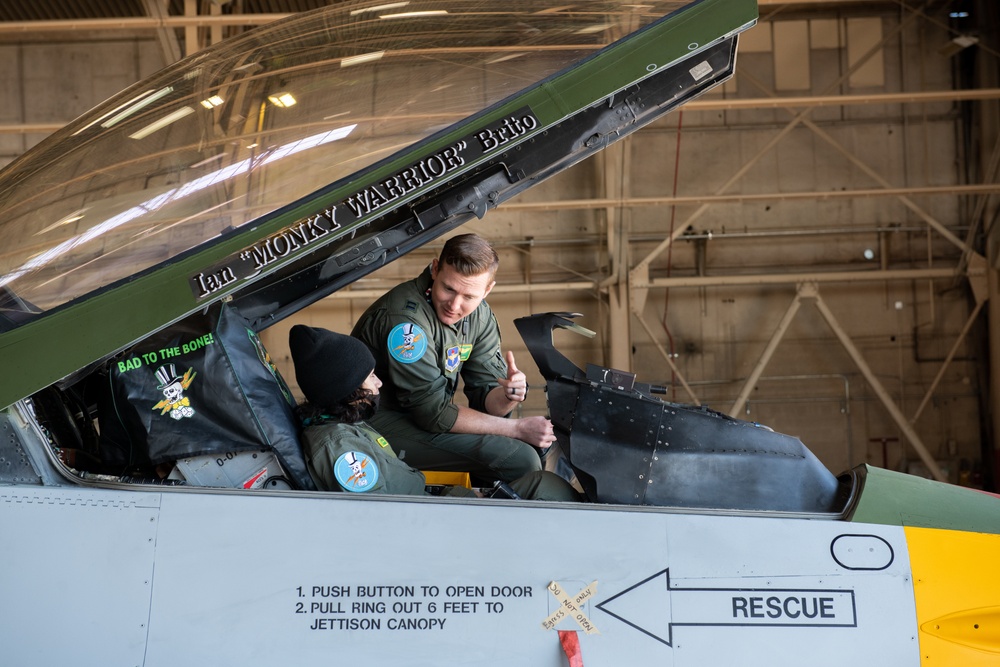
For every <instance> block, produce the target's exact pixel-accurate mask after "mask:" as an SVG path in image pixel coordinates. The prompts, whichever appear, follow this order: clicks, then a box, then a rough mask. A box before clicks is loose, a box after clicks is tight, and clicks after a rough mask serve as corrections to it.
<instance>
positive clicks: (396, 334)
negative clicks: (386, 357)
mask: <svg viewBox="0 0 1000 667" xmlns="http://www.w3.org/2000/svg"><path fill="white" fill-rule="evenodd" d="M386 346H387V347H388V348H389V354H390V355H391V356H392V358H393V359H395V360H396V361H398V362H400V363H404V364H412V363H413V362H415V361H419V360H420V359H421V358H422V357H423V356H424V353H425V352H426V351H427V334H425V333H424V330H423V329H421V328H420V327H418V326H417V325H416V324H413V323H412V322H403V323H402V324H397V325H396V326H395V327H393V329H392V331H390V332H389V338H388V339H387V340H386Z"/></svg>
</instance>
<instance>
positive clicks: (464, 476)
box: [420, 470, 472, 489]
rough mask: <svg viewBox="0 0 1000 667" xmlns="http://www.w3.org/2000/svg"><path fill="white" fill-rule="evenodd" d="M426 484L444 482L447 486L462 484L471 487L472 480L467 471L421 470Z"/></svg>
mask: <svg viewBox="0 0 1000 667" xmlns="http://www.w3.org/2000/svg"><path fill="white" fill-rule="evenodd" d="M420 472H422V473H424V479H425V480H426V481H427V483H428V484H444V485H447V486H464V487H465V488H467V489H471V488H472V481H471V480H470V479H469V473H467V472H447V471H442V470H421V471H420Z"/></svg>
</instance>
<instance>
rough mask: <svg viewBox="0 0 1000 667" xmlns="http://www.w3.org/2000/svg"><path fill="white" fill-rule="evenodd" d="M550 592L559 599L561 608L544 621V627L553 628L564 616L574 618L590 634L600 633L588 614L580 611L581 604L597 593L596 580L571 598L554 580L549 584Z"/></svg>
mask: <svg viewBox="0 0 1000 667" xmlns="http://www.w3.org/2000/svg"><path fill="white" fill-rule="evenodd" d="M548 589H549V592H550V593H552V595H553V596H554V597H555V599H556V600H558V601H559V608H558V609H556V610H555V611H554V612H552V614H551V615H550V616H549V617H548V618H547V619H545V620H544V621H542V627H543V628H545V629H546V630H551V629H552V628H554V627H556V626H557V625H559V622H560V621H562V620H563V619H564V618H572V619H573V620H574V621H576V624H577V625H579V626H580V629H581V630H583V631H584V632H586V633H587V634H588V635H599V634H601V633H600V632H598V631H597V627H595V626H594V624H593V623H591V622H590V619H589V618H587V615H586V614H584V613H583V612H582V611H580V605H582V604H583V603H584V602H586V601H587V600H589V599H590V598H592V597H594V595H595V594H596V593H597V581H596V580H594V581H592V582H590V585H589V586H587V587H586V588H584V589H582V590H581V591H580V592H579V593H577V594H576V595H575V596H573V599H572V600H571V599H570V598H569V596H568V595H566V592H565V591H564V590H563V589H562V586H560V585H559V584H557V583H556V582H554V581H552V582H549V585H548Z"/></svg>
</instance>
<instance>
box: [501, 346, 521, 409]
mask: <svg viewBox="0 0 1000 667" xmlns="http://www.w3.org/2000/svg"><path fill="white" fill-rule="evenodd" d="M497 382H499V383H500V386H501V387H503V397H504V398H506V399H507V400H508V401H510V402H511V403H523V402H524V399H525V398H527V397H528V378H527V377H526V376H525V375H524V373H522V372H521V371H519V370H517V365H516V364H515V363H514V353H513V352H511V351H510V350H507V378H506V379H502V378H498V379H497Z"/></svg>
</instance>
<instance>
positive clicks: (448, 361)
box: [444, 345, 459, 373]
mask: <svg viewBox="0 0 1000 667" xmlns="http://www.w3.org/2000/svg"><path fill="white" fill-rule="evenodd" d="M458 362H459V356H458V345H456V346H455V347H449V348H448V350H447V352H445V354H444V372H445V373H451V372H452V371H454V370H455V369H456V368H458Z"/></svg>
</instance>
